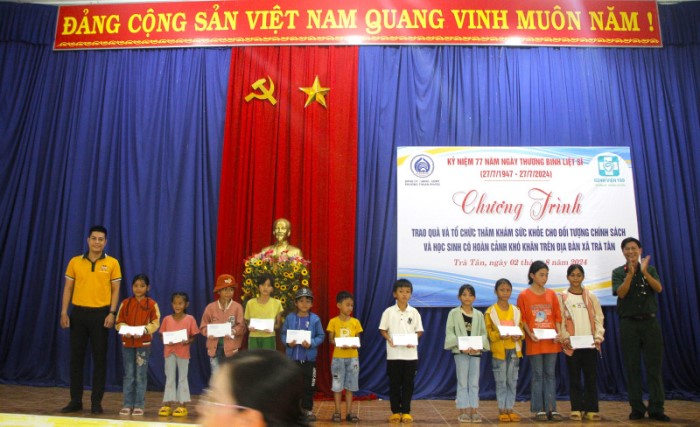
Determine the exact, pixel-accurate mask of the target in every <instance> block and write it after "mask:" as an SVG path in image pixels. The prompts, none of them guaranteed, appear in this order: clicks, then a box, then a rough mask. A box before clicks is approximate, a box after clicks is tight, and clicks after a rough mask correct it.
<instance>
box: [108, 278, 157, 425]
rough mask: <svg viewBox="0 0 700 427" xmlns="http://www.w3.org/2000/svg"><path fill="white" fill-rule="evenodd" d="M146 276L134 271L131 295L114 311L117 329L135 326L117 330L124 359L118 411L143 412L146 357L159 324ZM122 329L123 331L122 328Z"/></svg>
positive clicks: (146, 377)
mask: <svg viewBox="0 0 700 427" xmlns="http://www.w3.org/2000/svg"><path fill="white" fill-rule="evenodd" d="M149 289H150V280H149V279H148V276H146V275H145V274H137V275H136V277H134V280H133V281H132V283H131V290H132V292H133V293H134V296H132V297H129V298H127V299H125V300H124V301H122V303H121V305H120V306H119V312H118V313H117V320H116V326H115V327H116V329H117V331H120V332H124V331H126V328H125V326H132V327H138V328H139V329H140V330H139V331H138V333H137V332H136V331H133V332H124V333H120V335H121V338H122V345H123V346H122V360H123V362H124V383H123V389H124V407H123V408H122V409H121V411H119V415H124V416H127V415H137V416H141V415H143V409H144V407H145V404H146V383H147V381H148V357H149V356H150V355H151V341H152V339H153V333H154V332H156V331H157V330H158V326H160V310H159V309H158V304H157V303H156V302H155V301H154V300H152V299H151V298H149V297H148V290H149ZM122 329H124V331H122Z"/></svg>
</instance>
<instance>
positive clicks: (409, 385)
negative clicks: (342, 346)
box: [379, 279, 423, 423]
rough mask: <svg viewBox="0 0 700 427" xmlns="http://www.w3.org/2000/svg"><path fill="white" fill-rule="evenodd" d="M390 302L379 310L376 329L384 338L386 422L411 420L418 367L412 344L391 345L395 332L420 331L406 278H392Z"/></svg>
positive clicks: (418, 316)
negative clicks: (410, 303)
mask: <svg viewBox="0 0 700 427" xmlns="http://www.w3.org/2000/svg"><path fill="white" fill-rule="evenodd" d="M393 293H394V299H396V305H393V306H391V307H389V308H387V309H386V310H384V313H383V314H382V319H381V321H380V322H379V332H380V333H381V334H382V336H383V337H384V339H385V340H386V359H387V375H388V376H389V400H390V402H391V413H392V414H391V417H389V422H390V423H400V422H403V423H412V422H413V417H412V416H411V399H412V398H413V381H414V380H415V377H416V369H417V367H418V347H417V346H416V345H394V341H393V336H394V335H395V334H416V335H417V337H420V336H421V335H422V334H423V322H422V321H421V317H420V313H418V310H416V309H415V308H413V307H411V306H410V305H408V301H409V300H410V299H411V295H412V294H413V284H412V283H411V282H410V281H408V280H406V279H399V280H397V281H396V282H394V287H393Z"/></svg>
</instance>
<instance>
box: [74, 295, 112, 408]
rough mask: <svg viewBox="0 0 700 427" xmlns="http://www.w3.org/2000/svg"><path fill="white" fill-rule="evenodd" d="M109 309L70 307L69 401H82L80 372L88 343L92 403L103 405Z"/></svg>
mask: <svg viewBox="0 0 700 427" xmlns="http://www.w3.org/2000/svg"><path fill="white" fill-rule="evenodd" d="M107 314H109V306H107V307H103V308H84V307H73V311H71V314H70V399H71V402H76V403H79V402H82V401H83V384H84V382H83V381H84V380H83V371H84V368H85V353H86V351H87V345H88V342H90V348H91V350H92V363H93V366H92V395H91V398H90V399H91V401H92V403H93V404H96V403H102V396H103V395H104V393H105V379H106V377H107V337H108V332H109V330H108V329H107V328H105V327H104V323H105V317H107Z"/></svg>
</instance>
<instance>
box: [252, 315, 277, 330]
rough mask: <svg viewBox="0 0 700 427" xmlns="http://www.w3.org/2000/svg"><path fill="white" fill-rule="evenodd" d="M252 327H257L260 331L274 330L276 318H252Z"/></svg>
mask: <svg viewBox="0 0 700 427" xmlns="http://www.w3.org/2000/svg"><path fill="white" fill-rule="evenodd" d="M248 326H249V327H250V328H253V329H257V330H258V331H270V332H272V331H274V330H275V319H255V318H253V319H250V324H249V325H248Z"/></svg>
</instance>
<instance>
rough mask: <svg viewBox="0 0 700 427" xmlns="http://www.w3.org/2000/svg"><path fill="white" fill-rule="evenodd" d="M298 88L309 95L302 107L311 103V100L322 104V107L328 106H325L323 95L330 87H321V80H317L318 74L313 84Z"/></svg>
mask: <svg viewBox="0 0 700 427" xmlns="http://www.w3.org/2000/svg"><path fill="white" fill-rule="evenodd" d="M299 90H300V91H302V92H304V93H305V94H307V95H309V97H308V98H306V104H304V108H306V107H308V106H309V104H311V103H312V102H313V101H316V102H318V103H319V104H321V105H323V108H328V106H326V96H325V95H326V94H327V93H328V92H329V91H330V90H331V89H330V88H327V87H321V82H319V81H318V76H316V79H314V84H313V85H312V86H311V87H300V88H299Z"/></svg>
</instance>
